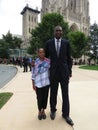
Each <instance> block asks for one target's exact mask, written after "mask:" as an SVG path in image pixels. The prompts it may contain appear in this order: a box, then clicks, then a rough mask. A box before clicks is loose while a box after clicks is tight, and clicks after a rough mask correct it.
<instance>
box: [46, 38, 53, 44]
mask: <svg viewBox="0 0 98 130" xmlns="http://www.w3.org/2000/svg"><path fill="white" fill-rule="evenodd" d="M52 42H54V38H52V39H49V40H48V41H47V42H46V43H52Z"/></svg>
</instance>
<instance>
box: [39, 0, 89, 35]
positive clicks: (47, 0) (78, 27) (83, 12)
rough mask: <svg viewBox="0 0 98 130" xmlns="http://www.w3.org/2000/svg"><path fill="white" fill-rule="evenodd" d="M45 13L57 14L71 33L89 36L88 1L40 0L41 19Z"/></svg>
mask: <svg viewBox="0 0 98 130" xmlns="http://www.w3.org/2000/svg"><path fill="white" fill-rule="evenodd" d="M46 13H59V14H61V15H62V16H63V17H64V21H66V22H68V24H69V27H70V29H71V30H72V31H81V32H84V33H85V34H86V35H88V34H89V26H90V17H89V0H42V10H41V18H42V17H43V15H44V14H46Z"/></svg>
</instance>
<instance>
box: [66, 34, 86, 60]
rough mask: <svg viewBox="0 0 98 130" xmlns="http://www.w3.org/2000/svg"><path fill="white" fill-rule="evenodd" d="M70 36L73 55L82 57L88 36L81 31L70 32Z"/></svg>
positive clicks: (76, 57)
mask: <svg viewBox="0 0 98 130" xmlns="http://www.w3.org/2000/svg"><path fill="white" fill-rule="evenodd" d="M68 37H69V40H70V44H71V53H72V57H73V58H75V59H78V58H80V57H81V56H82V55H83V54H84V53H85V49H86V46H87V44H86V42H87V38H86V36H85V34H84V33H82V32H80V31H77V32H70V33H69V34H68Z"/></svg>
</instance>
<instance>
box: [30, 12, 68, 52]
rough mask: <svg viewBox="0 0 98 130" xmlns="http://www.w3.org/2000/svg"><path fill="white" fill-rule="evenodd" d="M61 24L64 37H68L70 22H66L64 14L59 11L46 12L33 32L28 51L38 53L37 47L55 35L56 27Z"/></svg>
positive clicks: (42, 45)
mask: <svg viewBox="0 0 98 130" xmlns="http://www.w3.org/2000/svg"><path fill="white" fill-rule="evenodd" d="M57 25H60V26H62V28H63V34H64V35H63V37H66V38H67V34H68V32H69V28H68V23H65V22H64V19H63V16H61V15H60V14H57V13H51V14H45V15H44V16H43V18H42V22H41V23H39V24H38V27H36V28H35V29H34V30H32V32H31V35H32V37H31V41H30V47H29V49H28V53H30V54H34V53H36V50H37V48H39V47H44V46H45V42H46V41H47V40H48V39H50V38H52V37H53V36H54V27H55V26H57Z"/></svg>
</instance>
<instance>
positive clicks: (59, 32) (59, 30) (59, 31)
mask: <svg viewBox="0 0 98 130" xmlns="http://www.w3.org/2000/svg"><path fill="white" fill-rule="evenodd" d="M62 34H63V31H62V27H61V26H56V27H55V28H54V36H55V37H56V38H57V39H60V38H61V37H62Z"/></svg>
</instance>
